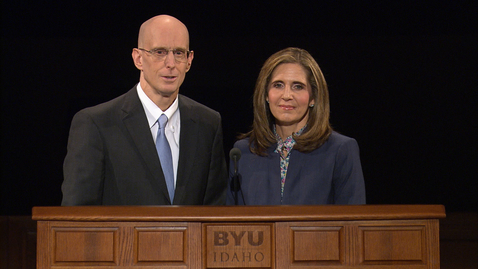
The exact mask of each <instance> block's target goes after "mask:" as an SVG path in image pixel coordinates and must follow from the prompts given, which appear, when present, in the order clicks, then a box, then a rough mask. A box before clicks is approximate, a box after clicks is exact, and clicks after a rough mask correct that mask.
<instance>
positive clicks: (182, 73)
mask: <svg viewBox="0 0 478 269" xmlns="http://www.w3.org/2000/svg"><path fill="white" fill-rule="evenodd" d="M142 49H145V50H148V51H154V50H156V49H166V50H171V51H169V52H168V54H167V55H166V57H165V58H164V59H159V58H158V57H157V56H155V55H154V54H151V53H149V52H147V51H144V50H139V51H138V53H139V54H140V57H141V64H142V67H141V68H142V69H141V70H142V74H141V87H142V88H143V90H144V91H145V92H146V94H148V93H149V94H152V95H157V94H159V95H161V96H168V97H172V98H175V97H176V96H177V94H178V92H179V87H180V86H181V84H182V83H183V81H184V78H185V77H186V72H188V71H189V68H190V66H191V63H192V60H193V54H192V53H191V54H190V55H189V57H187V59H186V61H185V62H179V61H177V60H176V59H175V57H174V55H173V51H172V50H174V49H181V50H184V51H187V50H189V37H188V33H187V31H184V29H183V28H181V27H175V26H174V25H173V26H170V25H168V26H167V27H164V26H162V25H158V26H157V27H155V26H151V27H150V28H148V29H147V31H145V36H144V39H143V44H142Z"/></svg>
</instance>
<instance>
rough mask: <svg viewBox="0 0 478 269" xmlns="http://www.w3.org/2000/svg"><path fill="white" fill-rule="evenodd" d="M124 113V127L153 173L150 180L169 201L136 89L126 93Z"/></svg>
mask: <svg viewBox="0 0 478 269" xmlns="http://www.w3.org/2000/svg"><path fill="white" fill-rule="evenodd" d="M122 111H123V117H122V119H123V122H124V125H125V127H126V129H127V130H128V132H129V134H130V136H131V139H132V140H133V143H134V144H135V145H136V147H137V149H138V153H139V155H141V157H142V158H143V161H144V162H145V163H146V166H147V167H148V168H149V170H150V171H151V175H152V177H151V178H150V179H151V181H152V182H151V184H152V186H154V188H155V189H156V190H157V192H161V193H162V195H164V196H165V197H168V199H169V194H168V192H167V189H168V188H167V186H166V180H165V179H164V174H163V170H162V169H161V165H160V163H159V157H158V153H157V152H156V147H155V145H154V141H153V138H152V137H151V131H150V129H149V124H148V120H147V119H146V114H145V112H144V108H143V106H142V104H141V101H140V100H139V97H138V94H137V92H136V87H134V88H133V89H131V90H130V91H129V92H127V93H126V95H125V102H124V104H123V107H122Z"/></svg>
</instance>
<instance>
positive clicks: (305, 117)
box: [227, 48, 365, 205]
mask: <svg viewBox="0 0 478 269" xmlns="http://www.w3.org/2000/svg"><path fill="white" fill-rule="evenodd" d="M253 102H254V121H253V125H252V130H251V131H250V132H248V133H246V134H243V135H242V136H241V137H240V138H241V140H239V141H237V142H236V143H235V144H234V147H236V148H238V149H240V150H241V152H242V156H241V158H240V159H239V161H238V162H237V172H238V174H237V175H238V179H239V182H240V188H239V191H238V192H236V191H235V190H234V184H233V182H234V180H233V181H231V186H230V188H229V193H228V198H227V203H228V204H239V205H292V204H295V205H299V204H301V205H306V204H364V203H365V184H364V179H363V174H362V167H361V164H360V157H359V148H358V144H357V142H356V141H355V140H354V139H352V138H349V137H346V136H344V135H341V134H338V133H336V132H334V131H333V130H332V127H331V126H330V123H329V114H330V113H329V94H328V90H327V84H326V82H325V79H324V76H323V74H322V71H321V70H320V68H319V66H318V64H317V63H316V62H315V60H314V59H313V58H312V56H311V55H310V54H309V53H308V52H307V51H305V50H303V49H299V48H287V49H284V50H281V51H279V52H277V53H275V54H274V55H272V56H271V57H269V59H267V61H266V62H265V63H264V66H263V67H262V69H261V71H260V73H259V77H258V79H257V82H256V87H255V90H254V101H253ZM232 167H233V164H232V162H231V168H232ZM231 171H234V169H231ZM233 178H234V175H233ZM236 185H237V184H236ZM236 199H237V201H236Z"/></svg>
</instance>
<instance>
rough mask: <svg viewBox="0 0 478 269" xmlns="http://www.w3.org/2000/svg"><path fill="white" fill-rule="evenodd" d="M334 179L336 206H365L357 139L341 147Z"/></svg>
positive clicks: (336, 161)
mask: <svg viewBox="0 0 478 269" xmlns="http://www.w3.org/2000/svg"><path fill="white" fill-rule="evenodd" d="M333 177H334V179H333V180H334V203H335V204H365V183H364V178H363V172H362V165H361V163H360V154H359V147H358V144H357V141H355V139H349V140H347V141H346V142H344V143H343V144H342V145H341V146H340V147H339V150H338V153H337V156H336V160H335V168H334V176H333Z"/></svg>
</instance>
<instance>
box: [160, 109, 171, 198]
mask: <svg viewBox="0 0 478 269" xmlns="http://www.w3.org/2000/svg"><path fill="white" fill-rule="evenodd" d="M167 122H168V117H167V116H166V115H164V114H162V115H161V117H159V119H158V124H159V128H158V136H157V137H156V150H157V151H158V156H159V162H160V163H161V168H163V173H164V178H165V179H166V185H167V186H168V192H169V198H170V199H171V204H173V199H174V172H173V157H172V155H171V148H170V147H169V143H168V140H167V139H166V133H165V127H166V123H167Z"/></svg>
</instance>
